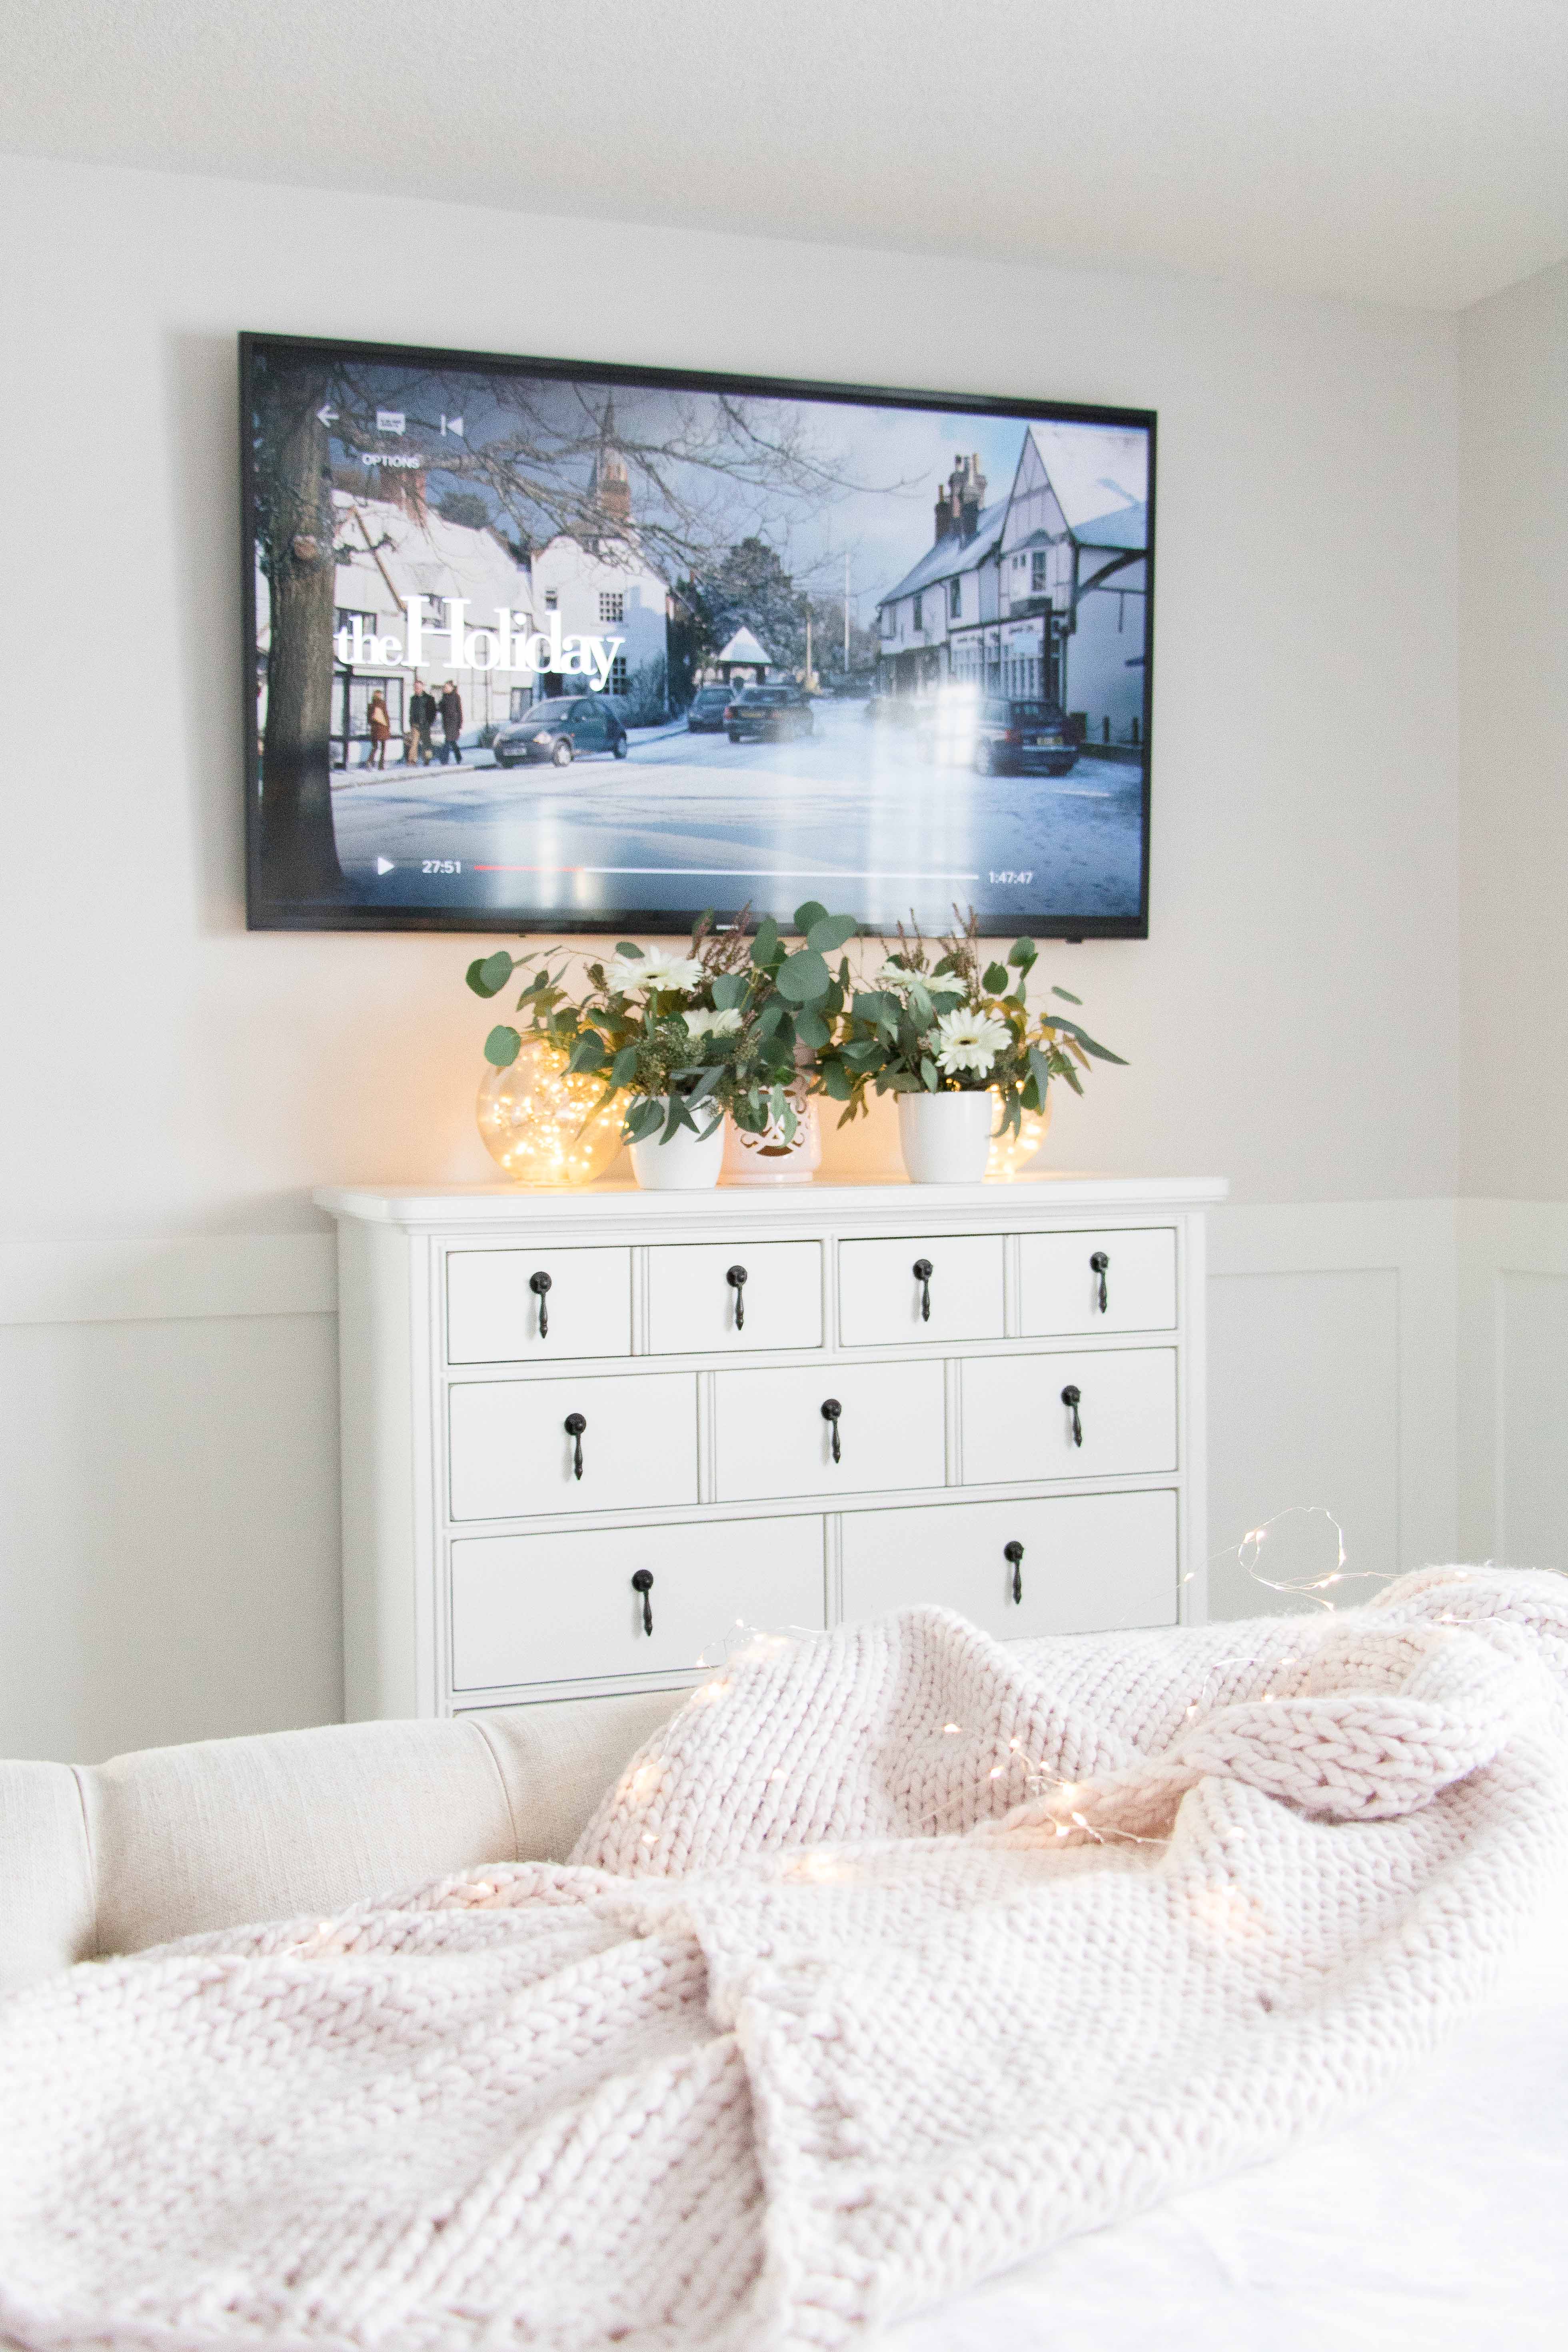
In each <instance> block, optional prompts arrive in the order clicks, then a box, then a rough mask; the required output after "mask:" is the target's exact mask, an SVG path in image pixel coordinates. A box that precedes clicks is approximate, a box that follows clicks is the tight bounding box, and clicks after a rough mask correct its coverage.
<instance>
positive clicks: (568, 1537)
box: [451, 1519, 825, 1691]
mask: <svg viewBox="0 0 1568 2352" xmlns="http://www.w3.org/2000/svg"><path fill="white" fill-rule="evenodd" d="M451 1562H452V1687H453V1688H454V1690H458V1691H468V1690H494V1689H498V1688H500V1687H504V1686H506V1685H511V1684H517V1683H538V1682H573V1681H582V1680H583V1679H584V1678H585V1677H586V1676H588V1675H617V1676H619V1675H647V1674H658V1673H670V1672H676V1671H679V1669H680V1668H682V1667H688V1666H689V1667H693V1668H695V1667H696V1665H697V1664H698V1661H699V1659H700V1658H705V1660H706V1662H707V1663H708V1664H710V1665H712V1664H721V1663H722V1660H723V1655H724V1647H723V1645H724V1642H725V1640H726V1639H727V1638H728V1639H731V1640H735V1639H738V1638H739V1633H738V1624H739V1625H744V1626H746V1627H750V1628H755V1629H762V1630H768V1629H777V1630H779V1631H783V1630H784V1629H786V1628H787V1627H790V1626H810V1627H812V1628H814V1629H816V1628H819V1627H820V1626H821V1625H822V1624H823V1623H824V1622H825V1618H824V1611H823V1592H824V1584H823V1562H822V1521H821V1520H820V1519H773V1520H763V1521H760V1522H754V1523H752V1524H751V1525H749V1526H746V1527H734V1526H720V1527H713V1526H700V1525H699V1526H692V1527H679V1526H677V1527H661V1528H620V1529H616V1530H610V1531H607V1532H606V1531H601V1530H597V1529H593V1530H590V1529H583V1530H581V1531H579V1530H577V1529H573V1530H572V1531H571V1532H570V1533H568V1534H565V1535H535V1536H466V1537H461V1538H458V1540H457V1541H456V1542H454V1544H453V1545H452V1549H451ZM639 1570H647V1573H648V1574H649V1575H650V1576H651V1577H652V1580H653V1581H652V1583H651V1584H650V1586H649V1587H648V1590H647V1593H646V1595H645V1594H643V1593H640V1592H638V1591H637V1590H636V1588H635V1587H634V1585H633V1583H632V1578H633V1577H634V1576H635V1575H636V1574H637V1572H638V1571H639ZM645 1600H646V1602H647V1613H648V1614H649V1615H650V1616H651V1617H652V1619H653V1631H652V1633H648V1632H647V1630H646V1627H645V1619H644V1602H645Z"/></svg>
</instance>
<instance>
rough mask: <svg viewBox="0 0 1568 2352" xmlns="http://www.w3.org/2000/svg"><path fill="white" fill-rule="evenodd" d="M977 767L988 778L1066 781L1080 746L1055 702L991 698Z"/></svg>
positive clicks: (978, 727) (979, 728) (983, 714)
mask: <svg viewBox="0 0 1568 2352" xmlns="http://www.w3.org/2000/svg"><path fill="white" fill-rule="evenodd" d="M974 764H975V766H976V767H977V768H978V769H979V770H980V772H981V773H982V775H987V776H1065V775H1067V774H1068V773H1069V772H1070V771H1071V770H1072V769H1073V768H1075V767H1076V766H1077V765H1078V744H1077V742H1076V741H1075V740H1074V739H1073V732H1072V730H1071V728H1070V727H1069V726H1068V717H1067V713H1066V711H1065V710H1063V709H1062V708H1061V706H1060V704H1059V703H1056V702H1009V701H1003V700H1001V699H999V698H997V697H996V696H995V695H990V694H988V695H987V696H986V697H985V699H984V702H983V703H982V704H981V706H980V716H979V719H977V720H976V722H975V729H974Z"/></svg>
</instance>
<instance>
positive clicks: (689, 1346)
mask: <svg viewBox="0 0 1568 2352" xmlns="http://www.w3.org/2000/svg"><path fill="white" fill-rule="evenodd" d="M731 1275H734V1276H737V1279H736V1280H735V1281H731V1279H730V1277H731ZM647 1279H648V1331H649V1343H650V1346H651V1348H652V1349H653V1352H654V1354H655V1355H658V1356H686V1355H704V1354H711V1355H725V1356H739V1355H744V1354H745V1353H747V1351H748V1350H749V1349H763V1348H820V1347H821V1345H822V1244H821V1243H820V1242H724V1243H720V1244H714V1245H712V1246H709V1245H707V1244H687V1243H682V1244H678V1245H671V1244H664V1245H662V1246H660V1247H657V1248H654V1249H650V1250H649V1252H648V1254H647Z"/></svg>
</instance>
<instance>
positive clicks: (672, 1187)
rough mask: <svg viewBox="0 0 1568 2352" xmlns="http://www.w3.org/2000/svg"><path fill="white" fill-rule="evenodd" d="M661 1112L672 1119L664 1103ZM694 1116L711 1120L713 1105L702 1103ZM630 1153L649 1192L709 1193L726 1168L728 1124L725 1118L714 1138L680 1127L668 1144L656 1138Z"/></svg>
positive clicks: (640, 1181) (634, 1146)
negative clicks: (726, 1125) (720, 1173)
mask: <svg viewBox="0 0 1568 2352" xmlns="http://www.w3.org/2000/svg"><path fill="white" fill-rule="evenodd" d="M659 1109H660V1111H661V1112H664V1113H665V1114H666V1116H668V1107H667V1106H666V1104H665V1103H664V1102H662V1101H661V1102H660V1103H659ZM693 1116H694V1117H695V1118H699V1119H705V1118H711V1117H712V1108H711V1106H710V1105H709V1104H706V1103H704V1104H702V1105H701V1106H700V1108H699V1109H698V1110H697V1111H696V1112H694V1114H693ZM630 1150H631V1155H632V1174H633V1175H634V1176H635V1177H636V1178H637V1182H638V1184H639V1185H640V1186H641V1188H642V1190H643V1191H644V1192H705V1191H706V1190H707V1188H708V1187H709V1186H710V1184H717V1182H718V1181H719V1171H720V1170H721V1168H722V1167H723V1165H724V1122H723V1120H722V1119H721V1120H720V1122H719V1124H718V1126H717V1127H716V1128H715V1129H714V1130H713V1132H712V1134H711V1135H693V1133H692V1131H691V1129H689V1127H680V1128H677V1129H676V1131H675V1133H674V1134H673V1135H672V1136H671V1137H670V1139H669V1141H668V1143H666V1142H664V1141H663V1140H662V1139H661V1137H660V1136H658V1135H654V1136H650V1137H649V1138H648V1139H647V1141H646V1142H644V1143H634V1144H632V1145H631V1147H630Z"/></svg>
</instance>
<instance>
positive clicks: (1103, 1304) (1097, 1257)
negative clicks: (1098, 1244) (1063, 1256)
mask: <svg viewBox="0 0 1568 2352" xmlns="http://www.w3.org/2000/svg"><path fill="white" fill-rule="evenodd" d="M1089 1272H1090V1274H1098V1275H1099V1276H1100V1313H1101V1314H1102V1315H1104V1314H1107V1313H1109V1311H1110V1292H1109V1291H1108V1290H1107V1289H1106V1286H1105V1277H1106V1276H1107V1275H1108V1274H1109V1273H1110V1259H1109V1257H1107V1255H1106V1254H1105V1252H1104V1251H1103V1250H1096V1251H1095V1253H1094V1255H1093V1256H1092V1257H1091V1258H1090V1259H1089Z"/></svg>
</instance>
